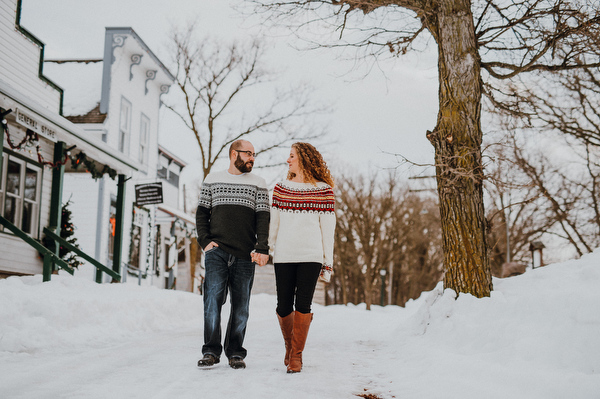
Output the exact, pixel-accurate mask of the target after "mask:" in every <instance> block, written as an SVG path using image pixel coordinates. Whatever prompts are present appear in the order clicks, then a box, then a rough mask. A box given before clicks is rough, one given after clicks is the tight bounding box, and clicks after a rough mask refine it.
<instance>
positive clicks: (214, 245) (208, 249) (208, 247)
mask: <svg viewBox="0 0 600 399" xmlns="http://www.w3.org/2000/svg"><path fill="white" fill-rule="evenodd" d="M218 246H219V244H217V243H216V242H214V241H211V242H210V243H209V244H208V245H207V246H206V247H205V248H204V252H208V251H210V250H211V249H213V248H214V247H218Z"/></svg>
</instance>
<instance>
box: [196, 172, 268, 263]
mask: <svg viewBox="0 0 600 399" xmlns="http://www.w3.org/2000/svg"><path fill="white" fill-rule="evenodd" d="M196 230H197V232H198V243H199V244H200V246H201V247H202V249H204V248H205V247H206V246H207V245H208V244H210V242H211V241H214V242H216V243H217V244H219V247H220V248H221V249H223V250H224V251H226V252H227V253H229V254H231V255H233V256H235V257H237V258H240V259H246V260H250V259H251V255H250V253H251V252H252V251H256V252H258V253H262V254H268V253H269V246H268V238H269V192H268V190H267V183H266V182H265V180H264V179H263V178H262V177H259V176H257V175H255V174H252V173H244V174H241V175H232V174H231V173H229V172H228V171H227V170H224V171H221V172H214V173H210V174H209V175H208V176H206V179H204V182H203V183H202V188H201V189H200V200H199V202H198V209H197V211H196Z"/></svg>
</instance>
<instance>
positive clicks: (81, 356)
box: [0, 251, 600, 399]
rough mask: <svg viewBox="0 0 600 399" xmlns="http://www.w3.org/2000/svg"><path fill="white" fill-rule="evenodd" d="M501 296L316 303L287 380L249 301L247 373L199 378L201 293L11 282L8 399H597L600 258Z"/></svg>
mask: <svg viewBox="0 0 600 399" xmlns="http://www.w3.org/2000/svg"><path fill="white" fill-rule="evenodd" d="M494 288H495V290H494V293H493V295H492V297H491V298H486V299H475V298H473V297H471V296H469V295H461V296H460V297H459V298H458V299H457V300H455V299H454V295H453V293H452V292H451V291H445V292H444V291H442V289H441V287H439V286H438V287H437V288H436V289H435V290H433V291H431V292H429V293H424V294H423V295H422V296H421V298H420V299H418V300H416V301H411V302H409V303H408V304H407V306H406V308H401V307H397V306H386V307H384V308H382V307H379V306H374V307H373V309H372V310H371V311H367V310H365V307H364V304H361V305H357V306H354V305H349V306H342V305H336V306H328V307H322V306H314V308H313V311H314V313H315V316H314V321H313V323H312V326H311V330H310V333H309V337H308V341H307V345H306V349H305V352H304V369H303V371H302V372H301V373H299V374H286V371H285V366H284V365H283V339H282V338H281V333H280V331H279V325H278V322H277V318H276V317H275V313H274V312H275V311H274V309H275V298H274V297H273V296H269V295H265V294H260V295H254V296H253V297H252V301H251V314H250V322H249V326H248V331H247V335H246V342H245V347H246V348H247V349H248V357H247V358H246V363H247V368H246V369H243V370H233V369H231V368H230V367H229V366H228V364H227V362H226V360H225V359H223V361H222V362H221V363H220V364H218V365H216V366H215V367H213V368H211V369H199V368H197V367H196V363H197V360H198V359H199V358H200V357H201V347H202V298H201V297H199V296H196V295H193V294H189V293H183V292H174V291H165V290H158V289H154V288H142V287H137V286H135V285H128V284H105V285H98V284H95V283H93V282H89V281H85V280H82V279H77V278H73V277H70V276H55V277H53V280H52V282H50V283H43V284H42V283H41V277H40V276H34V277H18V278H9V279H7V280H0V304H1V306H0V398H2V399H4V398H11V399H12V398H27V399H29V398H245V399H248V398H261V399H262V398H331V399H338V398H348V399H351V398H356V397H357V395H364V394H370V395H373V396H370V397H371V398H375V397H378V398H382V399H391V398H398V399H400V398H402V399H413V398H416V399H419V398H424V399H429V398H481V397H485V398H502V399H504V398H522V399H548V398H557V399H558V398H570V399H590V398H591V399H595V398H600V339H599V337H600V312H599V311H598V303H600V251H596V252H595V253H594V254H591V255H587V256H584V257H583V258H582V259H581V260H577V261H569V262H565V263H562V264H557V265H551V266H547V267H544V268H541V269H536V270H534V271H529V272H527V273H526V274H524V275H522V276H518V277H513V278H510V279H505V280H494ZM228 311H229V309H228V305H226V306H225V307H224V315H227V314H228Z"/></svg>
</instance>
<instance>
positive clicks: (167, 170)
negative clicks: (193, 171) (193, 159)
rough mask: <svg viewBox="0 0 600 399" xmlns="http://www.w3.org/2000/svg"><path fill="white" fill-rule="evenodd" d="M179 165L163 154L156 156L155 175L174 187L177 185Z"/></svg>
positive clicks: (179, 171)
mask: <svg viewBox="0 0 600 399" xmlns="http://www.w3.org/2000/svg"><path fill="white" fill-rule="evenodd" d="M181 169H182V167H181V165H180V164H178V163H177V162H175V161H173V160H172V159H170V158H167V157H166V156H165V155H164V154H159V156H158V171H157V176H158V177H160V178H162V179H165V180H166V181H168V182H169V183H171V184H172V185H174V186H175V187H179V175H181Z"/></svg>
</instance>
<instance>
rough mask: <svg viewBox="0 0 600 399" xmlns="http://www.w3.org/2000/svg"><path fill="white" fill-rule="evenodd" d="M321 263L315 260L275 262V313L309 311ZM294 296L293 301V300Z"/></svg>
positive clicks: (286, 313)
mask: <svg viewBox="0 0 600 399" xmlns="http://www.w3.org/2000/svg"><path fill="white" fill-rule="evenodd" d="M320 273H321V264H320V263H316V262H299V263H275V282H276V284H277V314H278V315H279V316H281V317H285V316H287V315H289V314H290V313H292V312H293V311H294V302H295V305H296V311H298V312H300V313H310V305H311V304H312V299H313V295H314V294H315V287H316V286H317V280H318V279H319V274H320ZM294 297H295V301H294Z"/></svg>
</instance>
